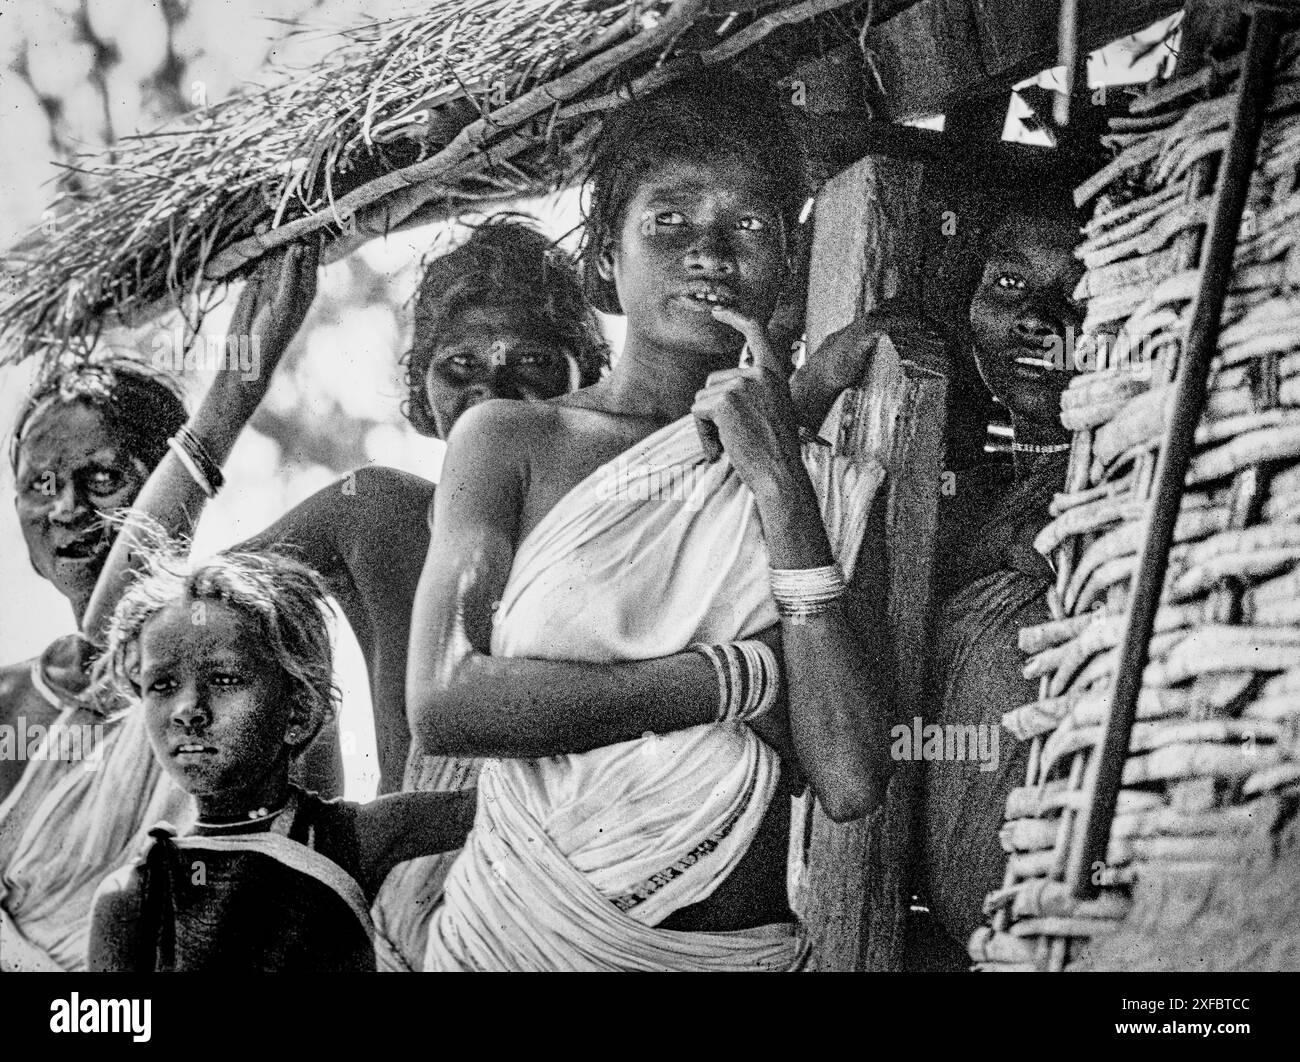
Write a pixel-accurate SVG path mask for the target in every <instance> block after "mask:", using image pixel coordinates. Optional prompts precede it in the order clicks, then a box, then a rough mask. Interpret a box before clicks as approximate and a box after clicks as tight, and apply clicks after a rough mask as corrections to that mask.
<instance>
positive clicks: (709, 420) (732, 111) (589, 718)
mask: <svg viewBox="0 0 1300 1062" xmlns="http://www.w3.org/2000/svg"><path fill="white" fill-rule="evenodd" d="M761 97H762V94H761V93H759V92H757V91H756V89H755V88H754V87H753V86H749V85H746V84H744V83H741V82H739V81H735V80H733V79H730V78H727V79H717V78H710V79H707V80H701V81H697V82H694V83H690V84H686V85H681V86H677V87H673V88H670V89H668V90H666V91H663V92H660V93H657V94H654V95H651V96H649V97H646V98H644V99H641V100H638V101H635V102H633V103H631V104H628V105H626V106H625V107H624V108H623V109H622V110H621V111H620V112H618V113H617V114H616V115H615V116H613V117H612V118H611V120H610V121H609V122H607V123H606V126H605V129H604V132H603V133H602V136H601V139H600V142H599V144H598V146H597V148H596V151H595V155H594V158H593V162H592V168H591V169H592V182H591V207H590V210H589V217H588V231H587V234H586V241H587V243H586V248H585V252H584V266H585V268H586V269H587V277H588V281H589V283H590V285H591V286H592V288H593V289H594V290H593V294H594V296H595V298H594V301H595V302H596V305H597V306H598V307H601V306H603V307H604V308H609V309H617V310H620V311H621V312H622V313H624V314H625V315H626V317H627V340H626V345H625V347H624V350H623V352H622V355H621V357H619V358H618V359H617V360H616V362H615V367H614V369H613V372H612V373H611V375H610V376H609V377H607V378H606V379H604V380H602V381H601V382H600V383H597V384H596V385H594V386H591V387H588V388H585V389H583V390H579V391H576V392H574V393H572V394H569V395H564V396H561V397H559V398H556V399H552V400H551V401H549V402H546V403H536V404H524V403H518V402H501V401H498V402H488V403H484V404H483V405H480V406H478V407H476V408H475V409H473V410H471V411H469V412H468V413H467V414H466V415H465V416H464V417H463V418H461V421H460V422H459V423H458V425H457V428H456V430H455V431H454V432H453V433H452V436H451V440H450V448H449V451H448V455H447V461H446V464H445V466H444V472H443V480H442V489H441V490H440V491H439V494H438V499H437V502H436V508H435V519H434V521H433V528H434V531H433V541H432V544H431V548H430V551H429V557H428V561H427V563H426V566H425V570H424V574H423V575H422V577H421V582H420V587H419V590H418V592H417V597H416V604H415V611H414V614H413V617H412V624H411V631H412V637H411V652H410V659H409V665H408V683H407V686H408V688H407V706H408V711H409V712H410V713H411V720H412V725H413V728H414V730H415V732H416V733H417V734H418V735H419V737H420V739H421V740H422V742H423V743H424V746H425V748H426V750H428V751H430V752H443V753H447V754H471V755H481V756H487V757H494V758H495V759H493V760H491V761H490V762H489V763H488V764H487V766H485V768H484V770H483V773H482V775H481V778H480V791H479V806H478V819H477V821H476V824H475V827H474V830H473V831H472V833H471V836H470V839H469V842H468V843H467V846H466V849H465V851H464V852H463V853H462V855H461V856H460V858H459V859H458V860H457V862H456V864H455V866H454V867H453V868H452V871H451V873H450V875H449V877H448V881H447V884H446V889H445V896H444V901H443V904H442V906H441V907H440V908H439V910H438V911H437V912H436V913H435V917H434V921H433V924H432V925H431V927H430V932H429V951H428V954H427V956H426V968H430V969H519V970H527V969H615V970H616V969H641V970H646V969H693V970H728V969H789V968H791V967H792V966H795V965H796V964H797V961H798V952H799V948H798V938H797V932H796V927H795V926H794V924H793V915H792V914H791V913H790V910H789V906H788V903H787V899H786V895H785V873H784V871H785V856H786V845H787V835H788V819H789V801H788V799H785V797H786V796H788V794H789V793H790V792H792V791H793V790H794V788H795V787H797V786H799V785H802V784H803V782H804V781H805V780H806V782H807V784H809V785H811V787H812V789H813V791H814V792H815V793H816V794H817V796H818V798H819V799H820V800H821V802H822V805H823V807H824V808H825V809H826V811H827V813H828V814H829V815H831V816H832V817H833V818H835V819H838V820H846V819H852V818H855V817H858V816H861V815H863V814H865V813H866V812H867V811H869V810H870V809H871V808H872V807H873V806H874V805H875V804H876V803H877V802H878V800H879V799H880V796H881V794H882V793H883V790H884V784H885V781H886V776H887V763H888V758H887V743H886V742H885V741H884V739H883V735H884V731H885V728H886V725H887V713H888V697H887V692H886V691H887V690H888V679H887V676H886V675H885V674H884V671H883V668H884V659H885V653H884V651H883V640H882V638H881V634H882V625H881V623H882V621H881V618H880V617H881V613H882V607H881V606H882V605H883V589H882V586H881V583H880V578H879V576H880V563H879V551H878V549H877V548H876V546H875V543H876V542H877V541H878V538H879V530H880V528H879V519H878V516H877V518H876V519H875V520H869V513H870V511H871V504H870V503H871V499H872V496H873V494H874V492H875V488H876V487H877V486H878V484H879V482H880V478H881V471H880V469H879V467H878V466H875V465H872V464H868V465H865V466H855V465H853V464H852V463H851V462H848V461H846V460H845V459H843V458H841V457H838V456H836V455H832V454H831V453H829V450H828V448H827V447H825V446H820V445H816V444H813V443H807V444H801V425H802V427H804V428H807V427H809V426H813V427H815V426H816V425H817V424H819V423H820V419H821V416H822V415H824V413H825V412H826V411H827V409H828V408H829V405H830V402H831V400H833V398H834V396H835V394H837V393H838V391H839V390H840V389H841V388H842V386H843V385H844V384H846V383H848V382H850V381H851V380H852V379H854V378H855V377H854V376H853V375H852V372H853V371H854V369H855V368H856V366H854V367H853V368H850V367H849V363H851V362H852V361H853V355H854V354H855V353H856V354H858V355H859V356H860V354H861V351H860V350H857V349H856V348H853V345H852V344H849V345H847V346H845V345H843V344H841V346H840V348H837V349H838V350H839V354H837V356H836V357H818V356H814V358H813V359H811V364H812V365H813V366H816V367H817V368H816V369H815V370H813V371H809V372H801V373H799V374H796V375H795V377H794V379H793V381H791V382H787V377H788V374H789V364H788V361H787V359H786V358H785V357H784V356H783V354H782V353H781V352H778V351H776V350H774V349H773V345H772V343H771V341H770V340H769V337H768V335H767V332H766V328H765V324H766V322H768V321H769V319H770V318H771V316H772V313H773V310H774V309H775V307H776V303H777V300H778V297H779V295H780V293H781V290H782V287H783V285H784V283H785V281H786V279H787V272H788V269H789V260H790V240H791V238H792V234H793V232H794V228H795V225H796V223H797V217H798V213H799V210H800V208H801V206H802V204H803V202H804V192H803V181H802V172H801V169H800V165H799V160H798V156H797V151H796V149H795V145H794V143H793V141H792V139H791V138H790V137H789V134H788V130H787V129H786V127H785V125H784V120H783V117H782V115H781V113H780V111H779V110H778V109H777V108H776V107H775V106H771V105H768V104H766V103H765V102H764V101H763V100H762V98H761ZM742 347H747V348H748V351H749V352H750V354H752V356H753V363H752V364H749V365H742V366H741V367H737V363H738V361H739V360H740V359H741V357H742ZM792 386H793V391H792ZM869 523H871V524H872V531H873V532H874V534H873V533H868V524H869ZM864 537H865V539H866V541H867V542H868V543H869V545H868V547H867V548H866V549H864V550H862V557H861V561H860V563H859V564H858V567H860V568H861V573H860V575H859V578H858V579H856V580H855V585H856V587H857V588H858V591H859V592H857V593H854V594H852V595H848V594H846V592H845V579H844V576H845V575H847V574H851V571H852V569H853V568H854V566H855V563H857V561H858V556H857V555H858V552H859V546H861V545H862V543H863V541H864Z"/></svg>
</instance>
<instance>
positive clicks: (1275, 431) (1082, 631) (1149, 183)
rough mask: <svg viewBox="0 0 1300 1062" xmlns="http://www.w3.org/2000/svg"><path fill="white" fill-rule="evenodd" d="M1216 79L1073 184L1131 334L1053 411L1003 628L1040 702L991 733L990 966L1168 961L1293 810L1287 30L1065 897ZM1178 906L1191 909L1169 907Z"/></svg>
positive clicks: (1180, 331)
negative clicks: (1099, 850) (1107, 812)
mask: <svg viewBox="0 0 1300 1062" xmlns="http://www.w3.org/2000/svg"><path fill="white" fill-rule="evenodd" d="M1234 80H1235V79H1234V74H1233V70H1232V67H1231V65H1230V64H1229V65H1225V66H1217V67H1208V68H1206V69H1204V70H1202V71H1201V72H1200V73H1199V74H1197V75H1195V76H1193V77H1190V78H1184V79H1180V80H1179V81H1175V82H1171V83H1168V84H1166V85H1164V86H1162V87H1159V88H1157V89H1155V90H1153V91H1152V92H1150V93H1148V94H1147V95H1146V96H1145V97H1143V98H1141V99H1139V100H1138V101H1136V103H1135V104H1134V106H1133V113H1132V114H1131V116H1130V117H1128V118H1124V119H1120V120H1119V121H1118V122H1117V123H1116V125H1115V133H1114V137H1113V141H1114V143H1115V146H1116V147H1118V148H1120V149H1121V150H1120V154H1119V155H1118V156H1117V158H1116V159H1115V161H1114V162H1113V163H1112V164H1111V165H1110V166H1109V167H1108V168H1107V169H1106V170H1104V171H1103V172H1102V173H1101V174H1099V175H1098V177H1097V178H1096V179H1095V180H1094V181H1093V182H1090V185H1091V186H1090V187H1085V189H1084V190H1082V193H1083V194H1085V195H1093V194H1096V193H1097V192H1102V193H1103V194H1102V196H1101V199H1100V200H1099V203H1098V206H1097V209H1096V211H1095V213H1094V216H1093V219H1092V221H1091V222H1090V224H1089V225H1088V227H1087V229H1086V230H1085V238H1084V243H1083V245H1082V247H1081V248H1080V250H1079V253H1080V255H1081V257H1082V258H1083V260H1084V263H1085V265H1086V266H1087V272H1086V274H1085V276H1084V278H1083V281H1082V282H1081V285H1080V297H1085V298H1086V299H1087V300H1088V319H1087V320H1086V321H1085V324H1084V330H1085V332H1090V333H1091V332H1103V333H1107V332H1113V331H1115V330H1116V329H1117V328H1118V329H1119V332H1120V336H1121V337H1122V338H1124V339H1127V340H1128V341H1129V342H1128V344H1127V356H1125V353H1124V351H1125V344H1123V343H1117V344H1116V345H1115V347H1114V348H1112V349H1111V350H1110V351H1109V352H1101V353H1099V355H1098V359H1097V362H1096V364H1095V365H1094V366H1093V370H1094V371H1091V372H1085V373H1082V374H1081V375H1080V376H1079V377H1078V378H1076V379H1075V380H1074V381H1073V382H1072V384H1071V387H1070V389H1069V390H1067V392H1066V394H1065V396H1064V398H1063V400H1062V408H1063V411H1064V420H1065V422H1066V425H1067V426H1068V427H1071V428H1073V429H1074V430H1075V436H1074V443H1073V448H1072V450H1071V455H1070V468H1069V472H1068V474H1067V475H1068V479H1067V484H1066V490H1065V491H1064V492H1063V493H1062V494H1060V495H1058V496H1057V498H1056V500H1055V502H1054V504H1053V510H1052V511H1053V513H1054V515H1055V519H1054V521H1053V522H1052V523H1051V524H1049V525H1048V526H1047V527H1046V528H1045V529H1044V531H1043V532H1042V534H1041V535H1040V537H1039V540H1038V542H1037V543H1036V545H1037V548H1038V549H1039V550H1040V552H1042V553H1043V554H1044V555H1045V556H1048V557H1050V558H1052V559H1053V561H1054V564H1055V568H1056V571H1057V575H1058V578H1057V581H1056V584H1055V587H1054V588H1053V590H1052V592H1051V593H1050V595H1049V605H1050V607H1051V610H1052V620H1051V621H1050V622H1048V623H1046V624H1044V625H1041V626H1039V627H1034V628H1029V629H1026V630H1024V631H1022V632H1021V647H1022V649H1024V650H1025V651H1026V652H1027V653H1029V654H1030V660H1029V664H1028V667H1027V669H1026V675H1027V676H1028V677H1031V678H1033V677H1038V678H1039V679H1040V680H1041V684H1042V685H1041V697H1040V700H1038V701H1037V702H1035V703H1033V704H1029V705H1025V706H1023V707H1020V708H1017V709H1014V710H1013V711H1011V712H1009V713H1008V714H1007V715H1006V716H1005V717H1004V725H1005V726H1006V727H1007V729H1009V730H1010V731H1011V732H1012V733H1014V734H1016V735H1017V736H1018V737H1020V738H1021V739H1024V740H1032V741H1033V750H1032V754H1031V757H1030V768H1029V776H1028V778H1027V780H1026V785H1025V786H1024V787H1022V788H1020V789H1016V790H1014V791H1013V792H1012V794H1011V796H1010V797H1009V799H1008V802H1007V812H1006V823H1005V826H1004V828H1003V831H1002V843H1003V847H1004V848H1005V849H1006V851H1007V853H1008V866H1007V874H1006V879H1005V886H1004V888H1002V889H1001V890H1000V891H998V892H997V893H995V894H993V895H992V896H990V897H989V899H988V902H987V910H988V912H989V913H990V915H991V916H992V921H991V924H990V925H989V926H986V927H984V928H982V929H981V930H979V931H978V932H977V933H976V934H975V936H974V937H973V938H972V940H971V942H970V951H971V955H972V957H973V958H974V959H975V961H976V963H977V965H979V966H982V967H985V968H991V969H1061V968H1064V967H1067V966H1070V965H1071V964H1073V963H1075V962H1077V961H1079V960H1080V958H1081V956H1084V955H1086V954H1087V948H1088V945H1089V942H1090V941H1092V942H1096V943H1094V946H1095V947H1102V945H1101V944H1100V942H1101V941H1102V940H1103V939H1104V938H1107V937H1108V936H1110V935H1112V934H1114V933H1115V931H1116V929H1117V927H1120V926H1124V927H1125V931H1126V932H1131V931H1132V929H1133V926H1134V925H1135V924H1138V923H1141V924H1142V925H1144V926H1145V927H1146V929H1147V930H1148V931H1150V936H1149V937H1148V938H1147V939H1148V943H1152V942H1154V943H1152V946H1153V947H1154V948H1156V949H1157V950H1158V949H1159V948H1160V947H1161V946H1162V945H1161V943H1160V934H1162V933H1163V934H1165V937H1164V945H1165V946H1173V945H1174V944H1175V942H1176V940H1177V939H1179V938H1180V937H1186V936H1188V931H1187V926H1186V925H1185V924H1180V922H1179V919H1180V918H1182V922H1183V923H1185V922H1186V921H1187V919H1188V918H1189V917H1191V915H1190V914H1189V912H1195V911H1201V912H1202V914H1204V916H1205V917H1206V918H1208V919H1210V920H1211V921H1212V920H1213V919H1214V918H1216V917H1218V916H1217V915H1216V914H1215V912H1214V910H1212V909H1211V907H1210V906H1207V904H1209V900H1208V899H1207V898H1209V897H1212V896H1214V895H1216V893H1215V889H1216V886H1217V885H1222V884H1223V882H1224V880H1225V879H1226V878H1227V876H1228V875H1229V874H1230V873H1240V872H1242V870H1243V868H1244V867H1246V866H1250V867H1252V868H1255V870H1256V871H1258V872H1259V873H1261V874H1264V875H1265V876H1267V875H1266V872H1267V868H1268V867H1270V866H1272V865H1273V861H1274V860H1275V859H1276V858H1278V853H1279V851H1280V850H1281V849H1282V848H1283V847H1284V842H1283V840H1282V838H1283V837H1284V836H1285V834H1286V831H1287V829H1288V827H1287V823H1289V822H1294V817H1295V815H1296V812H1297V806H1298V805H1300V606H1298V605H1297V601H1298V600H1300V594H1298V593H1297V592H1298V591H1300V502H1298V499H1300V327H1298V326H1297V321H1298V320H1300V34H1292V35H1290V36H1288V37H1283V39H1282V41H1281V47H1280V52H1279V59H1278V62H1277V64H1276V66H1275V78H1274V87H1273V92H1272V97H1271V102H1270V105H1269V107H1268V109H1267V112H1266V121H1265V125H1264V130H1263V136H1262V139H1261V142H1260V148H1259V156H1258V162H1257V165H1256V167H1255V171H1254V174H1253V177H1252V179H1251V183H1250V188H1249V193H1248V198H1247V211H1246V213H1245V214H1244V215H1243V221H1242V225H1241V228H1240V230H1239V232H1238V235H1237V243H1236V250H1235V261H1234V268H1233V272H1232V277H1231V278H1230V282H1229V284H1228V288H1227V298H1226V302H1225V306H1224V312H1223V316H1222V328H1221V331H1220V333H1219V340H1218V347H1217V353H1216V355H1215V358H1214V361H1213V362H1212V365H1211V374H1210V378H1209V391H1208V401H1207V404H1206V407H1205V411H1204V413H1203V415H1202V418H1201V421H1200V424H1199V427H1198V429H1197V435H1196V451H1195V454H1194V457H1193V459H1192V462H1191V468H1190V472H1189V474H1188V476H1187V480H1186V483H1187V485H1186V488H1185V491H1184V494H1183V498H1182V502H1181V507H1180V509H1179V513H1178V519H1177V524H1176V529H1175V539H1174V545H1173V548H1172V550H1171V552H1170V564H1169V571H1168V575H1167V578H1166V581H1165V587H1164V593H1163V595H1162V597H1161V600H1160V606H1159V610H1158V612H1157V614H1156V621H1155V632H1154V636H1153V638H1152V639H1151V642H1150V646H1149V663H1148V665H1147V667H1146V670H1145V671H1144V673H1143V675H1142V689H1141V692H1140V696H1139V699H1138V703H1137V723H1136V725H1135V727H1134V729H1133V733H1132V738H1131V744H1130V752H1129V756H1128V759H1127V760H1126V762H1125V765H1124V769H1123V776H1122V782H1121V789H1120V791H1119V799H1118V803H1117V808H1116V813H1115V817H1114V820H1113V822H1112V825H1111V832H1110V840H1109V849H1108V851H1107V853H1106V858H1105V861H1104V865H1102V866H1098V867H1096V868H1093V869H1094V872H1095V873H1096V875H1097V877H1096V879H1095V881H1096V883H1097V884H1100V885H1102V886H1103V887H1102V889H1101V892H1100V896H1099V897H1098V898H1096V899H1090V900H1078V899H1075V897H1074V896H1073V894H1072V890H1071V888H1070V885H1069V883H1068V881H1067V868H1068V867H1069V865H1070V863H1071V856H1072V851H1073V846H1075V845H1077V844H1078V843H1079V832H1078V825H1079V820H1080V815H1081V813H1082V811H1083V810H1084V809H1085V808H1086V806H1087V804H1086V799H1085V798H1086V794H1085V792H1084V791H1083V785H1084V781H1085V778H1086V776H1087V774H1088V771H1087V768H1088V765H1089V761H1090V758H1091V757H1094V756H1096V755H1099V752H1098V745H1099V742H1100V739H1101V736H1102V732H1103V728H1104V726H1105V723H1106V718H1107V709H1108V703H1109V696H1110V692H1111V687H1112V682H1113V680H1114V672H1115V668H1116V661H1117V659H1118V656H1119V644H1120V641H1121V638H1122V632H1123V629H1124V622H1125V615H1126V612H1127V607H1128V596H1129V593H1130V585H1131V583H1132V580H1133V577H1134V572H1135V570H1136V568H1137V559H1138V552H1139V546H1140V543H1141V541H1142V538H1143V535H1144V532H1145V530H1146V512H1147V503H1148V499H1149V498H1150V496H1151V490H1152V480H1153V473H1154V469H1155V465H1156V460H1157V456H1158V451H1159V448H1160V445H1161V436H1162V431H1163V427H1164V425H1165V423H1166V422H1167V420H1168V418H1169V416H1170V411H1171V405H1172V402H1171V399H1172V395H1173V391H1174V387H1173V379H1174V373H1175V371H1176V368H1177V363H1178V359H1179V357H1180V354H1181V340H1182V337H1183V336H1185V334H1186V330H1187V325H1188V320H1189V317H1190V314H1191V307H1192V303H1193V297H1194V295H1195V293H1196V290H1197V285H1198V281H1199V269H1198V266H1199V264H1200V255H1201V253H1202V239H1201V237H1202V234H1203V232H1204V230H1205V227H1206V224H1207V221H1208V217H1209V212H1210V211H1209V206H1210V203H1211V201H1212V196H1213V188H1212V185H1213V181H1212V180H1210V179H1208V177H1207V175H1208V174H1212V172H1213V169H1214V167H1215V165H1216V164H1217V162H1218V161H1219V159H1220V157H1221V155H1222V154H1223V152H1224V150H1225V147H1226V145H1227V142H1228V129H1229V121H1230V117H1231V114H1232V109H1233V104H1234V95H1233V91H1232V90H1233V87H1234ZM1207 90H1208V91H1207ZM1290 865H1291V866H1294V860H1292V862H1291V864H1290ZM1293 886H1294V883H1292V887H1293ZM1220 891H1222V890H1220ZM1193 894H1196V895H1199V896H1200V897H1201V900H1200V901H1195V900H1192V901H1189V899H1188V897H1189V896H1192V895H1193ZM1258 895H1259V896H1261V897H1262V896H1264V895H1265V894H1264V893H1263V892H1260V893H1259V894H1258ZM1144 897H1145V899H1144ZM1135 899H1136V900H1137V901H1138V903H1139V910H1138V912H1137V913H1136V914H1133V913H1132V907H1133V904H1134V901H1135ZM1189 902H1190V903H1191V904H1192V906H1188V903H1189ZM1262 902H1272V901H1268V900H1266V899H1265V900H1263V901H1262ZM1198 903H1199V904H1200V905H1201V906H1200V907H1198V906H1196V905H1197V904H1198ZM1180 905H1181V906H1180ZM1288 911H1289V912H1292V913H1293V912H1294V905H1291V906H1290V907H1289V908H1288ZM1258 914H1259V916H1260V918H1267V917H1269V912H1265V911H1261V912H1258ZM1196 917H1197V918H1200V917H1201V914H1197V915H1196ZM1288 917H1290V915H1289V914H1288ZM1135 919H1136V922H1135ZM1233 924H1242V923H1240V922H1237V923H1233ZM1202 928H1204V927H1202ZM1292 929H1294V926H1292ZM1189 939H1197V940H1199V941H1201V942H1202V943H1206V942H1208V941H1210V940H1211V939H1213V934H1211V933H1209V932H1208V931H1206V932H1203V933H1201V935H1200V936H1198V937H1194V938H1189ZM1294 952H1295V949H1292V950H1291V952H1290V953H1289V954H1294ZM1275 957H1276V956H1275ZM1111 958H1112V959H1114V958H1115V956H1113V955H1112V956H1111ZM1211 959H1212V956H1203V957H1202V961H1203V962H1208V961H1210V960H1211ZM1093 961H1094V962H1096V961H1097V960H1096V959H1095V958H1094V960H1093ZM1285 961H1291V960H1290V959H1286V960H1285Z"/></svg>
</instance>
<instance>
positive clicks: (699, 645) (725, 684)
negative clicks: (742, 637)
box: [690, 641, 781, 723]
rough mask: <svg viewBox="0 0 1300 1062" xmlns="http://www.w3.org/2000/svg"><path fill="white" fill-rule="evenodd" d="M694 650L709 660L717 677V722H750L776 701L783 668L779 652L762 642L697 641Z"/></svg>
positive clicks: (715, 718) (715, 717)
mask: <svg viewBox="0 0 1300 1062" xmlns="http://www.w3.org/2000/svg"><path fill="white" fill-rule="evenodd" d="M690 648H691V650H692V651H694V652H697V653H699V654H700V655H701V656H703V657H705V658H706V659H708V661H709V663H711V664H712V665H713V670H714V672H715V673H716V674H717V676H718V710H717V714H716V715H715V716H714V722H717V723H747V722H750V721H751V720H754V719H757V718H758V717H759V716H761V715H762V714H763V713H764V712H766V711H767V710H768V709H769V708H771V707H772V705H773V704H774V703H775V702H776V698H777V694H778V693H779V692H780V688H781V668H780V665H779V664H778V662H777V659H776V654H775V653H774V652H772V650H771V649H769V648H768V647H767V646H766V645H764V644H763V643H762V642H759V641H743V642H722V643H720V644H717V645H708V644H705V643H704V642H696V643H695V644H694V645H692V646H691V647H690Z"/></svg>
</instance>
